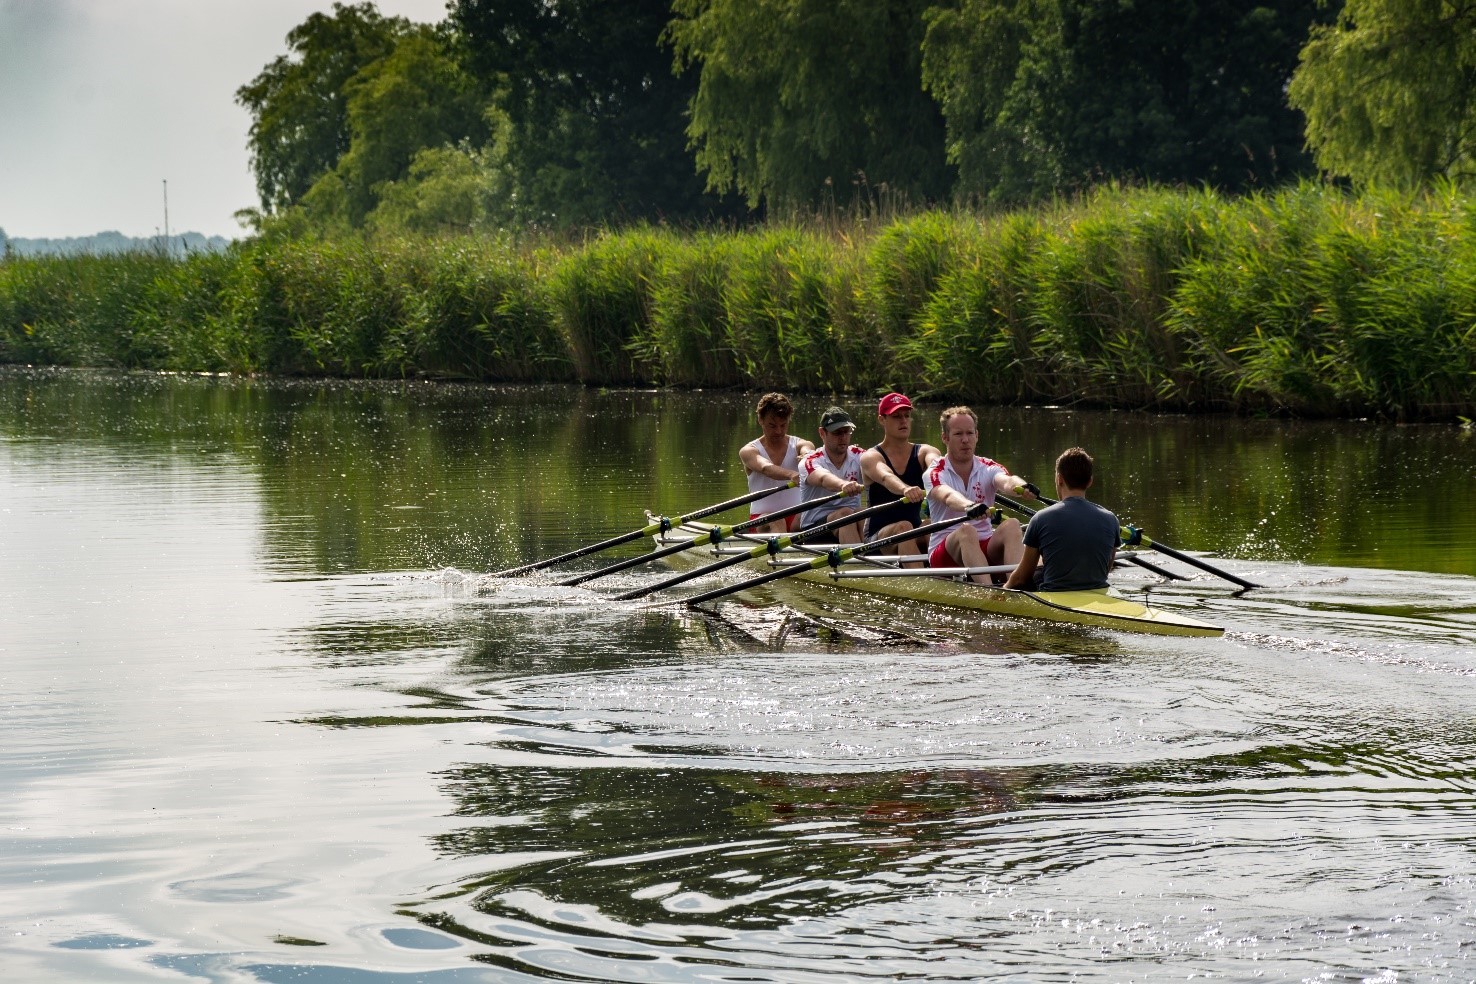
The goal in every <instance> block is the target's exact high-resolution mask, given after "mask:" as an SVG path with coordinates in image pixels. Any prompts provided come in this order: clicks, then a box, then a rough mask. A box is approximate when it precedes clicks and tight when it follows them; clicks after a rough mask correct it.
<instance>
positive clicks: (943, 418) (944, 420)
mask: <svg viewBox="0 0 1476 984" xmlns="http://www.w3.org/2000/svg"><path fill="white" fill-rule="evenodd" d="M961 413H966V414H968V415H969V416H970V417H973V418H974V426H975V427H978V426H979V415H978V414H977V413H975V412H974V411H973V410H971V409H969V408H968V407H949V408H948V409H947V410H944V411H943V412H942V413H940V414H939V415H938V423H939V424H941V425H942V427H943V438H944V440H947V439H948V418H950V417H955V416H957V415H958V414H961Z"/></svg>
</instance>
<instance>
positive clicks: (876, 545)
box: [685, 502, 990, 605]
mask: <svg viewBox="0 0 1476 984" xmlns="http://www.w3.org/2000/svg"><path fill="white" fill-rule="evenodd" d="M890 505H893V503H890V502H889V503H886V504H885V505H882V506H874V507H872V508H873V509H884V508H886V506H890ZM989 508H990V506H989V504H988V503H984V502H980V503H977V504H975V505H973V506H971V507H969V509H968V510H967V511H966V512H965V513H964V514H963V515H962V516H959V517H957V518H955V519H942V520H939V521H938V522H936V523H927V524H925V525H923V526H919V527H917V528H916V529H912V530H904V531H903V532H901V533H894V534H892V535H891V536H884V537H882V538H881V539H879V540H872V541H871V542H870V543H861V544H857V545H856V546H854V547H838V548H836V549H834V550H831V551H829V552H827V553H824V554H822V555H820V556H819V557H816V558H815V559H814V560H812V561H810V562H809V563H808V564H796V565H795V566H793V567H785V568H781V569H780V570H777V571H770V572H769V573H767V574H760V575H759V576H758V577H755V578H750V579H749V580H747V581H744V582H742V583H741V584H730V585H726V586H724V587H720V588H713V589H712V590H711V591H704V592H702V593H701V594H698V595H693V596H692V597H691V598H687V599H686V600H685V603H686V604H688V605H697V604H701V603H702V602H704V601H711V600H712V599H714V598H721V597H723V596H724V595H730V594H733V593H734V592H736V591H744V590H746V589H748V588H756V587H758V586H759V585H761V584H768V583H769V582H770V581H777V580H779V579H780V578H785V577H793V576H794V575H796V574H801V573H803V572H805V571H812V570H818V569H819V568H821V567H825V566H827V565H839V564H841V563H842V562H843V561H847V560H850V559H851V558H852V557H862V556H865V555H866V554H869V553H875V552H876V551H878V550H882V549H884V548H886V547H890V546H891V545H892V544H894V543H901V542H903V541H904V540H915V539H917V538H918V537H919V536H924V535H927V534H930V533H933V532H935V531H937V530H943V529H947V528H948V527H950V526H957V525H958V524H959V523H962V522H963V521H965V520H968V519H975V518H977V517H979V516H981V515H983V514H984V513H985V512H986V511H987V510H988V509H989ZM870 511H871V510H862V512H870ZM859 515H860V513H853V514H852V516H859ZM846 519H851V516H847V517H846ZM818 530H819V527H816V531H818ZM779 539H780V540H783V539H785V538H784V537H780V538H779ZM786 545H787V544H786ZM760 549H762V548H760ZM780 549H783V548H782V547H781V548H780ZM739 556H740V557H743V558H744V559H747V557H746V555H742V554H740V555H739Z"/></svg>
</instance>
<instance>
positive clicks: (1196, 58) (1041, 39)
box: [923, 0, 1329, 199]
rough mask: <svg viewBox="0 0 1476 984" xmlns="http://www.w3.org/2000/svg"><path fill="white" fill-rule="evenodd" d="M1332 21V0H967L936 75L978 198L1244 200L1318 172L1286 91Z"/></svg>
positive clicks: (936, 39) (937, 48) (949, 10)
mask: <svg viewBox="0 0 1476 984" xmlns="http://www.w3.org/2000/svg"><path fill="white" fill-rule="evenodd" d="M1319 8H1322V9H1319ZM1319 16H1321V17H1327V16H1329V14H1328V11H1327V10H1326V8H1325V6H1324V4H1323V2H1322V0H1281V2H1278V3H1276V4H1268V3H1258V2H1255V0H1131V2H1126V0H1124V2H1121V3H1101V2H1098V0H954V2H952V3H949V4H940V5H939V6H938V7H937V8H935V9H934V10H933V11H931V12H930V14H929V24H928V32H927V36H926V39H925V41H924V61H923V73H924V79H925V81H926V83H927V85H928V87H929V90H930V91H931V92H933V94H934V95H935V96H936V97H937V98H938V101H939V103H940V104H941V105H942V107H943V114H944V116H945V118H946V119H947V123H948V150H949V154H950V157H951V158H952V159H953V160H954V161H956V162H957V163H958V165H959V170H960V182H959V187H960V191H961V192H962V193H963V194H964V195H965V196H970V197H972V196H979V197H986V198H994V199H1018V198H1030V197H1035V196H1039V195H1045V194H1050V193H1052V192H1055V191H1058V190H1061V189H1063V188H1073V187H1082V186H1085V185H1089V184H1092V183H1095V182H1098V181H1101V180H1103V179H1104V178H1126V179H1136V180H1144V179H1146V180H1149V181H1161V182H1172V183H1190V184H1200V183H1203V184H1209V185H1212V186H1214V187H1218V188H1224V189H1228V190H1238V189H1242V188H1246V187H1251V186H1258V185H1261V186H1264V185H1267V184H1273V183H1276V182H1279V181H1281V180H1283V179H1285V178H1287V177H1290V176H1295V175H1298V174H1301V173H1306V172H1307V171H1309V170H1310V168H1311V160H1310V158H1309V157H1308V156H1307V155H1306V154H1305V153H1304V152H1303V148H1302V144H1303V138H1302V120H1301V117H1300V116H1299V114H1297V113H1296V112H1295V111H1293V110H1292V109H1291V108H1290V107H1289V106H1288V105H1287V104H1286V99H1285V87H1286V84H1287V82H1288V80H1289V79H1290V78H1291V75H1292V72H1293V71H1294V70H1295V68H1296V64H1297V53H1298V51H1299V50H1300V48H1301V46H1302V44H1303V43H1304V42H1305V39H1306V37H1307V32H1308V29H1309V26H1310V25H1311V24H1312V22H1313V21H1314V20H1315V19H1316V18H1317V17H1319Z"/></svg>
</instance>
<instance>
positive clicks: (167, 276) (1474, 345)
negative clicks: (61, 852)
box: [0, 185, 1476, 419]
mask: <svg viewBox="0 0 1476 984" xmlns="http://www.w3.org/2000/svg"><path fill="white" fill-rule="evenodd" d="M0 361H8V362H26V363H46V364H60V365H114V366H125V367H149V368H163V369H177V370H213V371H222V370H225V371H234V372H269V373H285V374H300V375H302V374H305V375H330V376H371V377H375V376H378V377H386V376H405V375H431V376H445V377H464V378H474V379H485V380H511V381H534V380H547V381H568V380H578V381H582V382H585V383H588V384H594V385H629V384H638V385H649V384H656V385H678V386H748V387H765V388H767V387H782V388H787V389H791V390H803V391H809V392H852V393H869V392H875V391H878V390H884V389H886V388H890V387H897V388H902V389H905V390H907V391H909V392H911V393H913V394H916V395H926V396H934V397H940V398H941V397H948V398H953V397H957V398H961V399H966V400H973V401H977V402H980V403H1019V402H1049V403H1087V404H1097V405H1110V406H1121V407H1158V408H1165V409H1202V410H1217V409H1233V410H1239V411H1244V412H1254V413H1298V414H1307V415H1365V414H1370V413H1374V414H1383V415H1388V416H1392V417H1397V418H1434V419H1451V418H1454V417H1455V416H1458V415H1466V416H1471V415H1476V203H1473V202H1472V201H1471V200H1470V199H1468V198H1466V197H1465V196H1464V195H1462V194H1461V193H1460V192H1459V191H1458V190H1456V189H1454V188H1452V187H1442V188H1438V189H1435V190H1433V191H1427V192H1421V193H1398V194H1395V193H1369V194H1364V195H1359V196H1352V195H1348V194H1345V193H1343V192H1340V191H1337V190H1334V189H1329V188H1325V187H1322V186H1316V185H1302V186H1298V187H1291V188H1287V189H1283V190H1280V191H1276V192H1269V193H1264V194H1257V195H1251V196H1247V197H1240V198H1225V197H1221V196H1218V195H1215V194H1213V193H1210V192H1204V191H1173V190H1163V189H1133V190H1123V189H1103V190H1099V191H1097V192H1095V193H1094V194H1092V195H1090V196H1088V197H1086V198H1083V199H1081V200H1077V201H1072V202H1062V203H1057V204H1056V205H1053V206H1050V207H1045V208H1040V209H1036V210H1032V211H1027V212H1017V213H1012V214H1008V215H998V216H976V215H968V214H961V213H948V212H936V211H935V212H926V213H922V214H917V215H911V216H904V217H900V218H896V219H893V220H891V221H888V222H885V223H880V224H867V223H865V222H858V223H855V224H853V225H850V226H847V225H844V224H842V225H840V226H836V225H834V224H831V225H828V226H827V225H824V224H821V223H816V224H812V225H805V224H801V223H788V224H783V225H775V226H770V227H768V228H763V229H757V230H751V231H735V232H698V233H678V232H674V231H671V230H667V229H661V228H651V227H642V228H636V229H630V230H624V231H612V232H606V233H602V234H599V235H596V236H592V237H591V238H589V239H588V240H586V241H584V242H580V243H526V242H514V241H499V240H486V239H474V238H470V237H467V238H460V239H440V240H429V239H428V240H412V239H393V240H387V241H373V242H367V241H362V240H342V241H331V242H309V241H299V242H269V241H265V240H258V241H254V242H250V243H245V244H242V245H238V246H237V247H235V249H234V250H233V251H232V252H231V253H229V254H227V255H225V256H214V255H208V256H207V255H198V256H192V257H189V258H187V259H184V260H178V261H170V260H167V259H164V258H162V257H158V256H150V255H134V256H121V257H78V258H46V259H20V258H14V257H12V258H9V259H7V260H6V261H5V262H3V263H0Z"/></svg>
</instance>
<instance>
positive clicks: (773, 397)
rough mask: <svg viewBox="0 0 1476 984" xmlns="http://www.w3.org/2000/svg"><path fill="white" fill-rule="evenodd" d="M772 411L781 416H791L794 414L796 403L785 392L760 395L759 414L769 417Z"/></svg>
mask: <svg viewBox="0 0 1476 984" xmlns="http://www.w3.org/2000/svg"><path fill="white" fill-rule="evenodd" d="M771 413H772V414H774V415H776V416H779V417H791V416H793V415H794V404H793V403H790V402H789V397H787V396H785V395H784V394H783V393H765V394H764V395H763V396H761V397H759V401H758V415H759V416H760V417H767V416H768V415H769V414H771Z"/></svg>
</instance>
